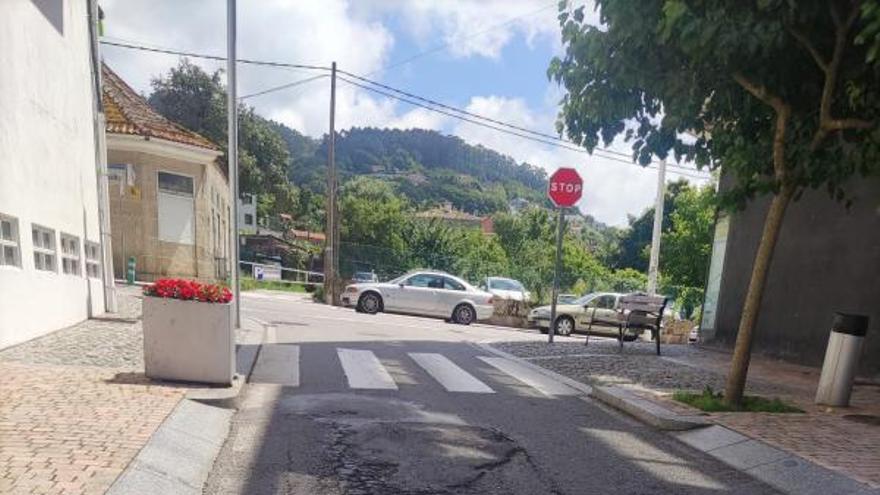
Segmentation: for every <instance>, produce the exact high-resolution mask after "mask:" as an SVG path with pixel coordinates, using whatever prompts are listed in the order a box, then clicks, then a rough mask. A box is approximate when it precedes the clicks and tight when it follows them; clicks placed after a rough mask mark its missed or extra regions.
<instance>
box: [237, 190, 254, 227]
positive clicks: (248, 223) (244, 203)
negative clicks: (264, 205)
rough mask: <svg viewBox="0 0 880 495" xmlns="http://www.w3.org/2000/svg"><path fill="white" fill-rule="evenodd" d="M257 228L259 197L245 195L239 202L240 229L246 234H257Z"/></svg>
mask: <svg viewBox="0 0 880 495" xmlns="http://www.w3.org/2000/svg"><path fill="white" fill-rule="evenodd" d="M257 228H258V227H257V197H256V196H255V195H253V194H248V193H243V194H242V195H241V199H239V200H238V229H239V231H240V232H242V233H244V234H256V233H257Z"/></svg>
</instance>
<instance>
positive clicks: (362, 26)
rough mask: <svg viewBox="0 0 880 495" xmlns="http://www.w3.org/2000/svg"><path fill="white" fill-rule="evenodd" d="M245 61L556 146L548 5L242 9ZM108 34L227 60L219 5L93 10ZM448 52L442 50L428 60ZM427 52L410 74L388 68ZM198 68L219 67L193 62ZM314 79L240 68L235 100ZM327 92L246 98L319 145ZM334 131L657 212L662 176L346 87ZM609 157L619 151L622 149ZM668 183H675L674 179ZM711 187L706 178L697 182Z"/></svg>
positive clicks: (121, 5)
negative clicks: (322, 73)
mask: <svg viewBox="0 0 880 495" xmlns="http://www.w3.org/2000/svg"><path fill="white" fill-rule="evenodd" d="M238 3H239V7H238V10H239V17H238V18H239V57H242V58H251V59H259V60H275V61H284V62H292V63H303V64H315V65H329V64H330V62H331V61H334V60H335V61H337V62H338V63H339V65H340V67H341V68H344V69H346V70H348V71H350V72H352V73H355V74H361V75H367V74H370V78H372V79H375V80H378V81H381V82H383V83H385V84H388V85H390V86H394V87H398V88H401V89H405V90H407V91H410V92H412V93H416V94H419V95H421V96H424V97H427V98H431V99H435V100H439V101H442V102H444V103H446V104H449V105H453V106H457V107H461V108H465V109H467V110H468V111H471V112H474V113H478V114H481V115H485V116H487V117H491V118H495V119H499V120H503V121H506V122H510V123H513V124H515V125H519V126H522V127H526V128H529V129H534V130H536V131H540V132H544V133H549V134H555V128H554V121H555V118H556V114H557V102H558V100H559V98H560V97H561V95H562V93H561V92H560V90H559V88H558V87H556V85H555V83H552V82H550V81H548V80H547V77H546V69H547V65H548V63H549V61H550V59H551V58H552V57H553V56H554V55H555V54H558V53H560V52H561V50H562V48H561V46H560V44H559V28H558V25H557V21H556V7H555V4H556V2H555V1H553V2H548V1H547V0H357V1H355V0H320V1H318V0H259V1H257V0H239V2H238ZM100 4H101V6H102V7H103V9H104V11H105V14H106V18H105V35H106V36H107V39H109V40H116V41H127V42H134V43H139V44H146V45H152V46H158V47H165V48H174V49H180V50H186V51H192V52H198V53H210V54H221V55H222V54H225V47H226V38H225V34H226V33H225V32H226V12H225V2H221V1H219V0H187V1H186V2H179V1H175V0H101V1H100ZM438 46H443V49H441V50H434V49H435V48H436V47H438ZM425 51H429V52H430V53H428V54H426V55H424V56H421V57H419V58H416V59H415V60H412V61H411V62H409V63H406V64H403V65H400V66H398V67H393V68H390V69H385V68H386V67H388V66H389V65H393V64H395V63H396V62H398V61H401V60H404V59H407V58H409V57H411V56H413V55H415V54H419V53H422V52H425ZM103 54H104V56H105V59H106V61H107V62H108V63H109V64H110V66H111V67H112V68H113V69H114V70H116V71H117V72H118V73H119V74H120V76H122V77H123V78H124V79H125V80H126V81H127V82H129V84H131V85H132V86H133V87H135V89H137V90H138V91H141V92H144V93H148V92H149V81H150V79H151V78H152V77H154V76H156V75H159V74H163V73H165V72H167V70H168V69H169V68H170V67H172V66H174V65H176V64H177V61H178V60H177V57H174V56H168V55H161V54H154V53H145V52H137V51H131V50H125V49H121V48H114V47H105V48H104V49H103ZM194 62H196V63H198V64H199V65H202V66H203V67H204V68H205V69H206V70H209V71H213V70H215V69H217V68H222V67H223V66H224V64H223V63H218V62H210V61H200V60H194ZM313 74H314V73H310V72H308V71H293V70H279V69H274V68H262V67H253V66H246V65H240V66H239V94H240V95H245V94H249V93H254V92H257V91H261V90H264V89H266V88H270V87H274V86H277V85H281V84H285V83H289V82H291V81H296V80H299V79H303V78H306V77H310V76H311V75H313ZM328 99H329V84H328V83H327V79H321V80H318V81H314V82H311V83H308V84H304V85H302V86H299V87H296V88H292V89H288V90H284V91H278V92H273V93H270V94H267V95H264V96H260V97H256V98H252V99H249V100H247V101H248V102H249V103H250V104H252V105H254V107H255V108H256V109H257V111H258V112H259V113H260V114H262V115H264V116H266V117H268V118H272V119H275V120H278V121H281V122H284V123H285V124H287V125H289V126H291V127H293V128H295V129H297V130H299V131H301V132H304V133H306V134H308V135H311V136H315V137H318V136H320V135H321V134H323V133H325V132H326V130H327V126H328V106H327V105H328ZM337 102H338V105H337V129H345V128H348V127H352V126H376V127H395V128H412V127H419V128H429V129H435V130H438V131H440V132H444V133H447V134H454V135H457V136H460V137H461V138H462V139H465V140H466V141H468V142H471V143H474V144H482V145H484V146H487V147H490V148H493V149H496V150H497V151H499V152H502V153H505V154H508V155H510V156H512V157H513V158H515V159H516V160H518V161H526V162H529V163H532V164H534V165H538V166H541V167H543V168H545V169H546V170H547V171H548V172H552V171H553V170H555V169H556V168H557V167H560V166H573V167H575V168H577V169H578V170H579V171H580V173H581V175H582V176H583V177H584V182H585V189H584V199H583V200H582V202H581V203H580V205H579V207H580V209H581V211H583V212H584V213H589V214H592V215H594V216H595V217H596V218H598V219H599V220H601V221H604V222H606V223H610V224H614V225H625V224H626V221H627V215H637V214H639V213H641V211H643V210H644V208H645V207H647V206H648V205H649V204H651V202H652V198H653V197H654V194H655V190H656V180H657V179H656V172H655V171H654V170H650V169H642V168H639V167H636V166H635V165H628V164H625V163H620V162H617V161H610V160H607V159H603V158H599V157H596V156H587V155H586V154H584V153H578V152H572V151H567V150H563V149H560V148H556V147H552V146H548V145H544V144H540V143H536V142H533V141H528V140H524V139H522V138H518V137H515V136H510V135H507V134H502V133H498V132H496V131H493V130H490V129H486V128H483V127H478V126H474V125H472V124H468V123H463V122H461V121H458V120H455V119H451V118H449V117H446V116H443V115H439V114H436V113H432V112H429V111H427V110H424V109H418V108H413V107H411V106H409V105H407V104H404V103H401V102H397V101H394V100H391V99H388V98H386V97H383V96H380V95H376V94H373V93H370V92H367V91H365V90H363V89H359V88H355V87H351V86H348V85H347V84H345V83H343V82H340V84H339V91H338V95H337ZM615 146H616V147H617V148H618V149H619V150H621V151H626V150H627V146H626V145H625V144H623V143H616V144H615ZM675 178H676V177H675V176H672V177H671V179H675ZM698 182H700V183H702V182H705V181H703V180H700V181H698Z"/></svg>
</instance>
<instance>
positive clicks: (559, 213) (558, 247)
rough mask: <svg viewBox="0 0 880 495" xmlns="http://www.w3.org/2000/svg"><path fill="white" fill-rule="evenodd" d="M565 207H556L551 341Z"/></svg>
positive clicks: (560, 262)
mask: <svg viewBox="0 0 880 495" xmlns="http://www.w3.org/2000/svg"><path fill="white" fill-rule="evenodd" d="M564 211H565V208H562V207H560V208H557V209H556V212H557V213H556V268H555V269H554V270H553V296H552V297H553V300H552V301H551V303H550V328H548V331H547V336H548V339H547V341H548V342H549V343H551V344H552V343H553V334H555V333H556V300H557V299H558V298H559V268H560V265H562V233H563V231H564V230H565V218H564V216H563V212H564Z"/></svg>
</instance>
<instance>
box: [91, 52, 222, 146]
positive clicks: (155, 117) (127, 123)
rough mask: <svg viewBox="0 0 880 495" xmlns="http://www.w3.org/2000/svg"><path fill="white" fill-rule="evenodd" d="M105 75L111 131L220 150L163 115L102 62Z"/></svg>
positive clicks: (104, 91) (105, 101)
mask: <svg viewBox="0 0 880 495" xmlns="http://www.w3.org/2000/svg"><path fill="white" fill-rule="evenodd" d="M101 74H102V78H103V88H102V89H103V96H102V100H103V102H104V112H105V115H106V117H107V132H110V133H114V134H131V135H134V136H144V137H150V138H157V139H165V140H168V141H173V142H175V143H181V144H188V145H190V146H198V147H200V148H206V149H209V150H214V151H219V147H218V146H217V145H216V144H214V143H212V142H211V141H209V140H208V139H207V138H205V137H203V136H201V135H199V134H196V133H195V132H192V131H190V130H189V129H186V128H185V127H183V126H181V125H178V124H175V123H174V122H171V121H170V120H168V119H166V118H165V117H163V116H161V115H159V113H158V112H156V111H155V110H153V109H152V108H150V105H149V104H147V101H146V100H144V98H143V97H141V96H140V95H139V94H137V93H136V92H135V91H134V90H133V89H132V88H131V86H129V85H128V84H126V83H125V81H123V80H122V79H121V78H120V77H119V76H117V75H116V73H115V72H113V71H112V70H110V68H109V67H107V64H101Z"/></svg>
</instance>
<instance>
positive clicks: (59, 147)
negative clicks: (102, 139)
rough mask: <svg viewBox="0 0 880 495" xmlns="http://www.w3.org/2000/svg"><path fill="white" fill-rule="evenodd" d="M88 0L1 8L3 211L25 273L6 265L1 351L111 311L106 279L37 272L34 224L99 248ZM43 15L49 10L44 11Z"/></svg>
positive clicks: (13, 2) (1, 279) (20, 2)
mask: <svg viewBox="0 0 880 495" xmlns="http://www.w3.org/2000/svg"><path fill="white" fill-rule="evenodd" d="M86 5H87V3H86V2H85V1H72V0H65V1H60V0H59V1H58V2H40V7H39V8H38V6H37V5H35V4H34V3H32V2H31V1H29V0H6V1H3V2H0V47H2V48H0V67H2V68H3V69H2V70H0V213H2V214H5V215H10V216H12V217H15V218H17V220H18V228H19V236H18V237H19V247H20V266H19V267H7V266H0V348H2V347H6V346H9V345H12V344H16V343H19V342H23V341H25V340H29V339H32V338H34V337H37V336H39V335H42V334H45V333H48V332H50V331H53V330H57V329H59V328H62V327H65V326H68V325H72V324H74V323H77V322H79V321H81V320H84V319H86V318H88V317H89V315H90V314H96V313H100V312H101V311H103V297H104V296H103V288H102V284H101V281H100V279H89V278H87V277H86V276H85V271H84V261H83V260H82V259H81V262H80V269H81V271H82V273H81V274H80V275H67V274H64V273H63V272H62V271H61V267H60V260H57V270H56V271H55V272H43V271H37V270H36V269H35V268H34V258H33V244H32V240H31V226H32V225H33V224H38V225H41V226H44V227H48V228H51V229H53V230H54V231H55V242H56V246H57V247H58V250H59V252H58V254H60V244H59V243H60V240H59V238H58V236H59V233H61V232H63V233H66V234H70V235H74V236H76V237H78V238H79V241H80V256H81V258H82V256H83V248H82V242H83V240H88V241H93V242H99V241H100V236H99V232H98V200H97V196H98V195H97V177H96V173H95V148H94V146H95V144H94V134H93V132H94V131H93V127H92V121H93V112H92V101H93V100H92V80H91V75H90V59H89V33H88V24H87V10H86ZM41 9H42V10H41Z"/></svg>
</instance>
